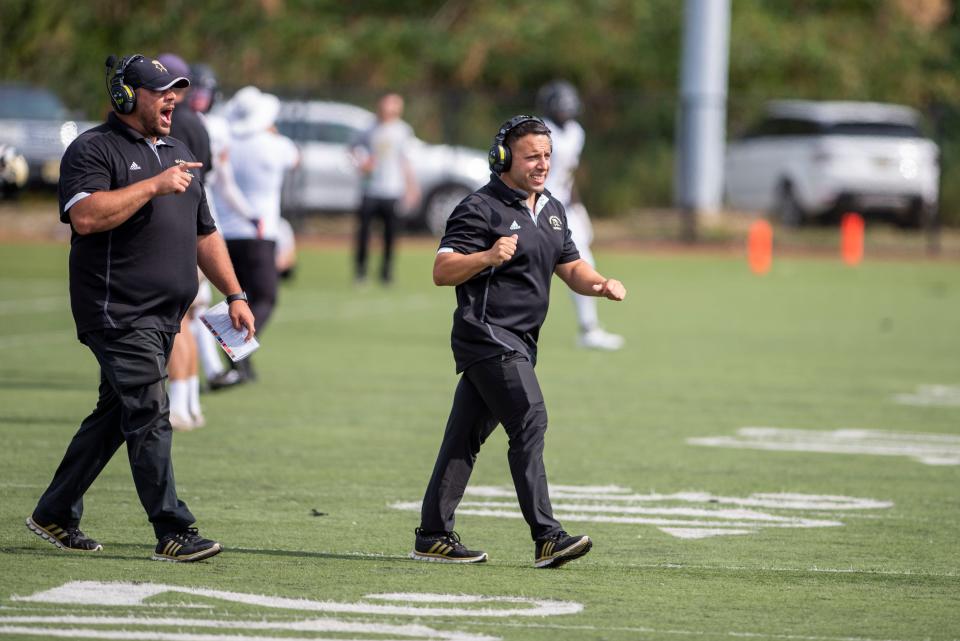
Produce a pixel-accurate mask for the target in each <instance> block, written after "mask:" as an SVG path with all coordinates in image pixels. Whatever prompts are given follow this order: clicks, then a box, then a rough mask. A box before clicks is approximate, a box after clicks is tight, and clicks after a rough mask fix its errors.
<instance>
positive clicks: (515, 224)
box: [510, 221, 520, 231]
mask: <svg viewBox="0 0 960 641" xmlns="http://www.w3.org/2000/svg"><path fill="white" fill-rule="evenodd" d="M518 229H520V224H519V223H518V222H517V221H513V224H512V225H510V231H516V230H518Z"/></svg>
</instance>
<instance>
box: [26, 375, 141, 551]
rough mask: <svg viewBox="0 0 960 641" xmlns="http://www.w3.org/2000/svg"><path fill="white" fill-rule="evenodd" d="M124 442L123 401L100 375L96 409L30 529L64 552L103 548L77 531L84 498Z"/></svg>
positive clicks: (59, 469) (42, 499)
mask: <svg viewBox="0 0 960 641" xmlns="http://www.w3.org/2000/svg"><path fill="white" fill-rule="evenodd" d="M122 443H123V435H122V432H121V430H120V399H119V397H118V396H117V394H116V393H115V392H114V390H113V388H112V387H111V385H110V383H109V382H108V381H107V379H106V377H105V376H104V375H103V373H102V372H101V374H100V397H99V399H98V400H97V406H96V408H94V410H93V412H92V413H91V414H90V415H89V416H87V417H86V418H85V419H84V420H83V422H82V423H81V424H80V429H79V430H77V433H76V434H75V435H74V437H73V439H72V440H71V441H70V444H69V445H68V446H67V451H66V453H65V454H64V455H63V460H62V461H61V462H60V465H59V467H57V471H56V472H55V473H54V475H53V479H52V480H51V481H50V485H49V486H48V487H47V489H46V491H45V492H44V493H43V495H42V496H41V497H40V500H39V501H38V502H37V506H36V508H35V509H34V511H33V513H32V514H31V516H30V518H29V519H27V526H28V527H29V528H30V529H31V530H32V531H33V532H35V533H36V534H37V535H38V536H40V537H42V538H44V539H45V540H48V541H50V542H51V543H53V544H54V545H56V546H57V547H59V548H62V549H67V550H79V551H96V550H99V549H102V546H100V544H99V543H97V542H96V541H94V540H93V539H90V538H88V537H86V535H84V534H83V533H82V532H81V531H80V530H79V529H77V528H78V527H79V525H80V519H81V517H82V516H83V495H84V494H85V493H86V491H87V489H89V487H90V485H91V484H92V483H93V481H94V480H95V479H96V478H97V476H98V475H99V474H100V472H101V471H102V470H103V468H104V467H105V466H106V464H107V463H108V462H109V461H110V459H111V458H112V457H113V455H114V453H116V451H117V449H118V448H119V447H120V445H121V444H122Z"/></svg>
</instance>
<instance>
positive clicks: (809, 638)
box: [498, 622, 927, 641]
mask: <svg viewBox="0 0 960 641" xmlns="http://www.w3.org/2000/svg"><path fill="white" fill-rule="evenodd" d="M498 627H505V628H542V629H548V630H570V631H574V630H581V631H596V632H636V633H640V634H653V635H674V636H690V637H703V636H707V637H711V638H713V637H717V636H727V637H732V638H750V639H791V640H796V641H927V640H926V638H924V639H876V638H871V637H854V636H849V637H833V636H814V635H802V634H782V633H776V632H770V633H766V632H740V631H727V632H723V631H720V630H678V629H670V628H648V627H641V626H636V627H634V626H595V625H563V624H551V623H506V622H504V623H499V624H498Z"/></svg>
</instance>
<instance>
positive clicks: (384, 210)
mask: <svg viewBox="0 0 960 641" xmlns="http://www.w3.org/2000/svg"><path fill="white" fill-rule="evenodd" d="M380 212H381V215H382V217H383V263H382V264H381V266H380V282H381V283H382V284H384V285H389V284H390V283H391V282H393V248H394V243H395V242H396V235H397V201H396V200H394V199H384V200H383V201H381V205H380Z"/></svg>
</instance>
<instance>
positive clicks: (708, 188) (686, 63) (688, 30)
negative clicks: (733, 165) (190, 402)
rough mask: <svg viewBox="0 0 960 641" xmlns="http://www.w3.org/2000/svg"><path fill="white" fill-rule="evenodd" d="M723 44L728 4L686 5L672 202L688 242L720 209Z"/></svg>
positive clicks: (704, 0) (693, 0)
mask: <svg viewBox="0 0 960 641" xmlns="http://www.w3.org/2000/svg"><path fill="white" fill-rule="evenodd" d="M729 42H730V0H686V4H685V5H684V16H683V60H682V63H681V72H680V73H681V77H680V113H679V114H678V123H677V137H678V140H677V149H678V154H677V164H676V173H675V179H674V201H675V203H676V205H677V206H678V207H679V208H680V209H681V210H682V211H683V213H684V230H683V236H684V239H685V240H687V241H690V242H692V241H694V240H696V235H697V219H698V218H700V217H715V216H717V215H719V212H720V208H721V206H722V198H723V158H724V146H725V138H726V117H727V112H726V104H727V65H728V59H729Z"/></svg>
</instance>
